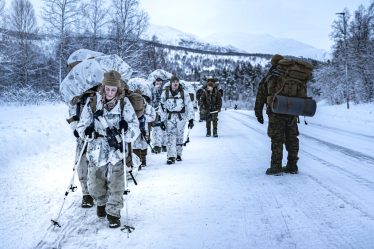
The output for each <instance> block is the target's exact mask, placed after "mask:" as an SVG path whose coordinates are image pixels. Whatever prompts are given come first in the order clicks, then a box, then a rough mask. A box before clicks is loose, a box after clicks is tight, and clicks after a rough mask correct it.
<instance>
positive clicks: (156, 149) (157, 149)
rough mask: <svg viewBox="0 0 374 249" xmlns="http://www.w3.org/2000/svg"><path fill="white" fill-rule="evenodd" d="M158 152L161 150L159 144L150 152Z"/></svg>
mask: <svg viewBox="0 0 374 249" xmlns="http://www.w3.org/2000/svg"><path fill="white" fill-rule="evenodd" d="M160 152H161V147H160V146H155V147H153V150H152V153H155V154H158V153H160Z"/></svg>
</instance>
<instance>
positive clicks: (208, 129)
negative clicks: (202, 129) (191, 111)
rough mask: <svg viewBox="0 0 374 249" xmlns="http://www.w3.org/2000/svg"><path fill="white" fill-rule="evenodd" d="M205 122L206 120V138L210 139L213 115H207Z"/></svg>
mask: <svg viewBox="0 0 374 249" xmlns="http://www.w3.org/2000/svg"><path fill="white" fill-rule="evenodd" d="M205 120H206V136H207V137H210V136H211V130H212V126H211V123H212V115H211V114H207V115H206V119H205Z"/></svg>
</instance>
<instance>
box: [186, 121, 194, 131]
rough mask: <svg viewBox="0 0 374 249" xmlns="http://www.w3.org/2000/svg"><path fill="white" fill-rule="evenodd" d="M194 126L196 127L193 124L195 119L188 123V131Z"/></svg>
mask: <svg viewBox="0 0 374 249" xmlns="http://www.w3.org/2000/svg"><path fill="white" fill-rule="evenodd" d="M193 126H194V124H193V119H190V120H189V121H188V126H187V127H188V129H192V128H193Z"/></svg>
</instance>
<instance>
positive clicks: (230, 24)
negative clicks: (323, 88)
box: [5, 0, 374, 50]
mask: <svg viewBox="0 0 374 249" xmlns="http://www.w3.org/2000/svg"><path fill="white" fill-rule="evenodd" d="M5 1H6V2H7V5H9V3H10V2H11V0H5ZM106 1H110V0H106ZM373 1H374V0H139V2H140V4H141V7H142V8H143V9H144V10H145V11H146V12H147V13H148V14H149V17H150V22H151V23H152V24H157V25H165V26H170V27H173V28H176V29H179V30H181V31H184V32H188V33H192V34H194V35H197V36H199V37H201V38H204V37H206V36H209V35H211V34H214V33H231V32H241V33H254V34H269V35H272V36H275V37H281V38H292V39H296V40H298V41H301V42H304V43H307V44H310V45H312V46H314V47H316V48H322V49H326V50H330V47H331V45H332V41H331V40H330V37H329V34H330V33H331V25H332V22H333V21H334V19H337V18H339V16H337V15H336V14H335V13H336V12H341V11H343V9H344V8H345V7H347V8H348V10H349V11H350V12H351V13H352V12H353V11H355V10H357V8H358V6H359V5H360V4H363V5H364V6H366V7H367V6H368V5H369V3H370V2H373ZM31 2H32V3H33V4H34V7H35V9H36V10H37V13H39V9H40V5H41V3H42V0H31Z"/></svg>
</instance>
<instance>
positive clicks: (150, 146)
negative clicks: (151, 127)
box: [141, 134, 154, 152]
mask: <svg viewBox="0 0 374 249" xmlns="http://www.w3.org/2000/svg"><path fill="white" fill-rule="evenodd" d="M141 136H142V139H144V140H145V142H146V143H147V144H148V145H149V148H151V151H152V152H153V151H154V150H153V147H152V145H151V141H150V140H148V139H147V138H146V137H145V136H144V135H143V134H141Z"/></svg>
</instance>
